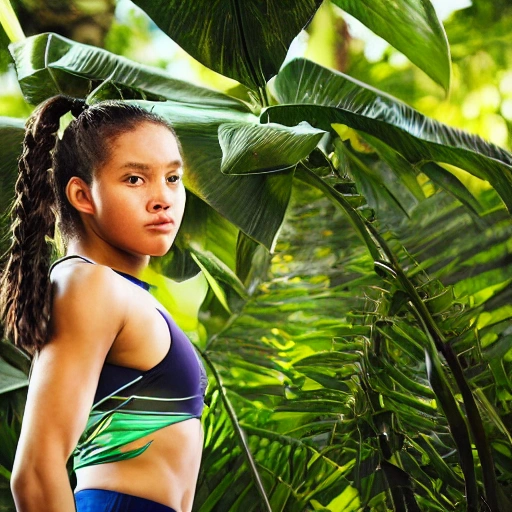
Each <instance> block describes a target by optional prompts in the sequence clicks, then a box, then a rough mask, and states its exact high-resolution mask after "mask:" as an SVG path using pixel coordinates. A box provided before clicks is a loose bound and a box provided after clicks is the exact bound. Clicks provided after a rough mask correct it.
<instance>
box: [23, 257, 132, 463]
mask: <svg viewBox="0 0 512 512" xmlns="http://www.w3.org/2000/svg"><path fill="white" fill-rule="evenodd" d="M75 267H76V266H75ZM82 267H83V268H82ZM109 273H110V274H113V273H112V272H111V271H110V270H109V269H106V268H105V267H100V266H96V265H94V266H93V265H90V266H89V265H87V266H86V265H80V268H75V269H74V271H73V273H72V274H69V273H68V275H66V274H65V273H64V275H63V278H62V279H60V280H57V281H56V282H55V283H54V298H53V305H52V318H51V336H50V340H49V342H48V343H47V344H46V345H45V346H44V347H43V348H42V349H41V351H40V352H39V354H38V356H37V358H36V360H35V361H34V364H33V368H32V374H31V379H30V384H29V390H28V395H27V403H26V407H25V414H24V418H23V426H22V432H21V436H20V442H19V445H18V451H17V455H16V459H17V461H16V462H17V464H16V465H21V466H24V465H26V464H28V465H29V466H31V465H33V466H38V467H43V466H47V465H48V466H49V465H51V464H52V462H59V461H62V460H64V461H66V460H67V459H68V458H69V456H70V455H71V453H72V451H73V449H74V448H75V446H76V444H77V442H78V439H79V437H80V434H81V433H82V431H83V430H84V428H85V425H86V423H87V418H88V415H89V412H90V409H91V406H92V403H93V399H94V394H95V391H96V387H97V383H98V378H99V375H100V372H101V368H102V366H103V363H104V361H105V358H106V356H107V353H108V351H109V350H110V347H111V346H112V343H113V342H114V340H115V338H116V336H117V334H118V333H119V331H120V330H121V329H122V325H123V318H124V314H123V313H124V312H123V309H122V308H123V305H122V304H123V301H122V300H121V301H120V300H118V299H119V297H116V294H117V293H118V292H116V289H115V288H116V287H115V284H113V282H109V281H110V280H111V276H110V274H109Z"/></svg>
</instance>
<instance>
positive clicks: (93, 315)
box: [51, 260, 126, 341]
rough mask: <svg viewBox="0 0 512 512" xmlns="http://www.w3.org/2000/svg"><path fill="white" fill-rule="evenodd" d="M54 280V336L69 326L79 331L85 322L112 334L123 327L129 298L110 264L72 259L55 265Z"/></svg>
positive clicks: (86, 324)
mask: <svg viewBox="0 0 512 512" xmlns="http://www.w3.org/2000/svg"><path fill="white" fill-rule="evenodd" d="M51 280H52V285H53V286H52V289H53V298H52V319H51V333H52V335H51V337H52V338H55V337H58V336H60V335H61V334H63V333H64V332H65V331H68V330H69V329H71V331H72V332H73V334H77V333H76V332H75V330H76V329H80V327H81V326H82V325H83V327H86V328H87V329H89V330H96V331H97V330H98V329H99V330H102V331H104V332H105V334H107V333H109V332H110V333H111V335H112V334H115V333H116V332H118V331H119V330H120V329H121V328H122V325H123V323H124V316H125V310H126V300H125V295H124V293H123V290H122V287H120V286H119V281H118V276H117V275H116V274H115V273H114V272H113V271H112V270H111V269H110V268H108V267H105V266H103V265H93V264H90V263H87V262H81V261H71V260H70V261H66V262H63V263H61V264H60V265H58V266H57V267H56V268H55V269H54V271H53V272H52V275H51ZM90 332H91V331H90ZM101 338H103V336H101ZM112 341H113V339H112Z"/></svg>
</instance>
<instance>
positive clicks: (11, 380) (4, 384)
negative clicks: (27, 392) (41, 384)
mask: <svg viewBox="0 0 512 512" xmlns="http://www.w3.org/2000/svg"><path fill="white" fill-rule="evenodd" d="M27 385H28V379H27V376H26V375H25V374H24V373H23V372H22V371H21V370H18V369H17V368H14V367H13V366H11V365H10V364H9V363H7V362H6V361H5V360H4V359H3V358H2V357H0V394H2V393H8V392H9V391H14V390H15V389H20V388H23V387H25V386H27Z"/></svg>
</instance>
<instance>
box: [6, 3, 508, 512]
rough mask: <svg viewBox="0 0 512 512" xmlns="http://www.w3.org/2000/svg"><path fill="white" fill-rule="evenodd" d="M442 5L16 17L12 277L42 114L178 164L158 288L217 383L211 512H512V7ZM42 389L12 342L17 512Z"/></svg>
mask: <svg viewBox="0 0 512 512" xmlns="http://www.w3.org/2000/svg"><path fill="white" fill-rule="evenodd" d="M432 3H433V4H434V5H432V4H431V3H430V2H429V1H428V0H394V1H391V0H373V1H372V0H360V1H356V0H331V1H328V0H325V1H324V2H322V1H321V0H288V1H274V0H269V1H266V2H262V1H258V0H246V1H245V2H242V1H239V0H232V1H229V2H228V1H225V2H209V1H207V0H194V1H193V2H192V1H189V2H179V1H178V0H154V1H149V0H147V1H146V0H134V1H133V3H132V2H130V1H128V0H119V1H118V2H117V3H116V2H115V1H114V0H90V1H85V0H51V1H44V2H43V1H41V0H12V1H11V2H9V1H8V0H1V1H0V21H1V24H2V26H3V29H2V30H0V72H1V73H2V75H1V78H0V79H1V84H2V87H1V89H0V116H3V117H0V210H1V212H2V217H1V224H0V229H1V231H2V239H1V244H0V245H1V247H0V248H1V250H2V252H5V251H6V250H7V249H8V246H9V229H8V224H9V217H8V210H9V205H10V203H11V201H12V198H13V189H14V181H15V179H16V159H17V157H18V155H19V153H20V143H21V140H22V134H23V125H24V121H25V119H26V118H27V117H28V116H29V115H30V112H31V111H32V109H33V108H34V106H35V105H36V104H37V103H39V102H40V101H42V100H44V99H45V98H48V97H50V96H52V95H54V94H56V93H58V92H63V93H66V94H70V95H72V96H76V97H81V98H86V99H87V102H88V103H90V104H93V103H95V102H97V101H100V100H102V99H106V98H118V99H123V100H126V101H133V102H138V103H140V104H141V105H143V106H144V107H145V108H150V109H154V110H155V111H156V112H158V113H160V114H161V115H163V116H164V117H165V118H167V119H169V120H170V121H171V122H172V123H173V124H174V126H175V127H176V130H177V132H178V134H179V136H180V138H181V140H182V143H183V146H184V150H185V155H186V158H187V171H186V172H187V181H186V186H187V189H188V201H187V211H186V219H185V222H184V224H183V226H182V229H181V231H180V235H179V237H178V240H177V243H176V245H175V247H174V248H173V250H172V252H171V254H169V255H168V256H167V257H165V258H162V259H161V260H158V261H154V262H153V266H152V268H151V270H150V271H149V272H148V275H147V276H146V278H147V280H149V281H151V282H153V283H154V284H155V285H157V291H156V292H155V293H156V295H157V297H158V298H159V299H160V300H161V301H162V302H163V303H164V304H165V305H166V307H168V309H169V310H170V311H171V313H173V315H174V316H175V318H176V320H177V321H178V323H179V324H180V326H181V327H182V328H183V329H184V330H185V331H186V332H187V333H188V334H189V335H190V337H191V339H192V340H193V341H194V343H195V344H196V346H197V348H198V350H199V351H200V353H201V355H202V357H203V359H204V361H205V363H206V366H207V369H208V372H209V379H210V386H209V391H208V397H207V398H208V400H207V401H208V403H209V409H208V411H207V413H206V414H205V416H204V420H203V422H204V429H205V435H206V436H205V450H204V456H203V464H202V468H201V473H200V478H199V482H198V487H197V493H196V499H195V506H194V510H195V511H197V512H208V511H217V512H228V511H230V512H240V511H243V512H250V511H253V512H260V511H274V512H278V511H282V512H303V511H325V512H327V511H330V512H356V511H379V512H380V511H382V512H384V511H388V510H392V511H466V510H467V511H477V510H478V511H493V512H494V511H501V512H507V511H510V510H512V498H511V495H512V436H511V431H512V413H511V404H512V380H511V378H510V370H511V368H512V322H511V318H512V286H511V282H512V265H511V263H512V237H511V235H512V222H511V215H510V213H511V211H512V155H511V154H510V153H509V152H508V150H509V149H510V145H511V141H512V139H511V131H512V5H511V4H510V2H509V1H508V0H472V1H470V0H453V1H451V2H448V1H445V2H442V1H439V2H432ZM11 5H12V8H13V10H11V9H10V7H11ZM436 11H437V13H436ZM358 20H359V21H358ZM379 36H380V37H379ZM381 38H382V39H381ZM49 243H53V244H54V247H55V251H54V252H55V256H56V257H57V256H58V255H59V254H60V253H61V251H62V248H61V246H60V244H59V243H58V236H57V237H56V241H52V240H49ZM29 367H30V361H29V360H28V358H27V357H26V356H25V355H24V354H23V353H21V352H20V351H19V350H17V349H16V348H15V347H14V346H13V345H12V344H11V343H10V342H9V340H4V341H2V342H1V344H0V511H3V512H7V511H13V510H14V505H13V502H12V498H11V494H10V491H9V478H10V470H11V468H12V461H13V458H14V452H15V447H16V440H17V437H18V435H19V430H20V425H21V419H22V415H23V404H24V397H25V394H26V389H27V375H28V371H29ZM70 478H71V481H73V475H70Z"/></svg>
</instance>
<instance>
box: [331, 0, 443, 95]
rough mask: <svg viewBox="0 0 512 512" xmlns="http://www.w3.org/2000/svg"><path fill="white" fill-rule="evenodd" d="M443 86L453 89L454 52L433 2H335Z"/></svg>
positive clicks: (424, 0)
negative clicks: (451, 80) (451, 61)
mask: <svg viewBox="0 0 512 512" xmlns="http://www.w3.org/2000/svg"><path fill="white" fill-rule="evenodd" d="M332 2H333V3H334V4H336V5H338V6H339V7H341V8H342V9H343V10H344V11H346V12H348V13H349V14H351V15H352V16H354V17H355V18H357V19H358V20H359V21H360V22H361V23H363V24H364V25H366V26H367V27H368V28H369V29H370V30H372V31H373V32H375V33H376V34H377V35H379V36H381V37H382V38H383V39H385V40H386V41H387V42H388V43H390V44H391V45H392V46H394V47H395V48H396V49H397V50H399V51H401V52H402V53H403V54H404V55H406V56H407V57H408V58H409V59H410V60H411V61H412V62H413V63H414V64H416V65H417V66H418V67H420V68H421V69H422V70H423V71H425V73H427V75H429V76H430V77H431V78H432V79H433V80H435V81H436V82H437V83H438V84H440V85H441V86H442V87H443V88H444V89H445V91H447V92H448V89H449V88H450V74H451V73H450V72H451V63H450V49H449V47H448V40H447V38H446V34H445V32H444V29H443V26H442V24H441V23H440V22H439V19H438V18H437V15H436V12H435V10H434V7H433V6H432V4H431V3H430V0H378V1H376V0H332Z"/></svg>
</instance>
